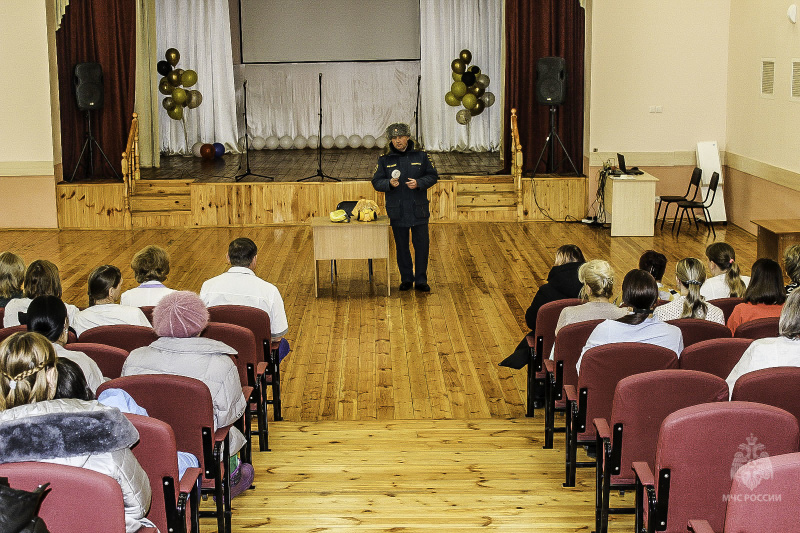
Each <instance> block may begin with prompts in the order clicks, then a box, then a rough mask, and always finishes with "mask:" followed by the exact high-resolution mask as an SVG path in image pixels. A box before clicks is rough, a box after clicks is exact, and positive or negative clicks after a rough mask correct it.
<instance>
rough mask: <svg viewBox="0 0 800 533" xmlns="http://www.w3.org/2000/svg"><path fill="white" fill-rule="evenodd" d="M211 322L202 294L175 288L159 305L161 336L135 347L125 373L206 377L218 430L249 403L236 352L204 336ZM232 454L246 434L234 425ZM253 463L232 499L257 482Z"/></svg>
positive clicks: (237, 474) (240, 470)
mask: <svg viewBox="0 0 800 533" xmlns="http://www.w3.org/2000/svg"><path fill="white" fill-rule="evenodd" d="M207 324H208V309H206V306H205V304H204V303H203V301H202V300H201V299H200V297H199V296H197V294H195V293H193V292H190V291H179V292H173V293H171V294H168V295H166V296H164V297H163V298H162V299H161V301H160V302H159V303H158V305H156V307H155V309H153V329H154V330H155V332H156V333H157V334H158V336H159V337H160V338H159V339H158V340H156V341H155V342H153V343H152V344H150V346H144V347H142V348H137V349H136V350H133V351H132V352H131V353H130V355H129V356H128V357H127V359H125V364H124V365H123V367H122V375H123V376H135V375H139V374H172V375H177V376H186V377H190V378H194V379H197V380H200V381H202V382H203V383H205V384H206V386H208V389H209V391H210V392H211V399H212V401H213V404H214V429H215V430H216V429H217V428H220V427H225V426H230V425H231V424H233V423H234V422H236V421H237V420H239V419H240V418H241V417H242V415H243V414H244V411H245V407H246V405H247V402H246V400H245V398H244V394H242V385H241V382H240V381H239V372H238V370H237V369H236V364H235V363H234V362H233V360H232V359H231V356H232V355H236V350H234V349H233V348H231V347H230V346H228V345H227V344H225V343H222V342H220V341H217V340H214V339H207V338H204V337H200V333H202V332H203V330H204V329H205V327H206V325H207ZM229 438H230V450H231V456H233V455H234V454H236V453H237V452H238V451H239V450H240V449H241V448H242V446H244V443H245V439H244V435H242V433H241V432H240V431H239V430H238V429H236V428H235V427H231V429H230V433H229ZM253 477H254V473H253V466H252V465H250V464H247V463H241V464H239V465H238V466H237V467H236V470H235V471H234V472H233V474H232V475H231V481H232V483H231V497H234V496H237V495H239V494H241V492H243V491H244V490H246V489H247V488H248V487H250V485H251V484H252V482H253Z"/></svg>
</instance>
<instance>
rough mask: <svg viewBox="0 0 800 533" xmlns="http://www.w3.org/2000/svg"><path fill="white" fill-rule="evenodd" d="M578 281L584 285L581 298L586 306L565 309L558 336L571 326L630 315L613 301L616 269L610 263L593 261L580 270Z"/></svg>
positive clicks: (560, 316) (559, 320)
mask: <svg viewBox="0 0 800 533" xmlns="http://www.w3.org/2000/svg"><path fill="white" fill-rule="evenodd" d="M578 280H579V281H580V282H581V283H583V287H582V288H581V292H580V296H581V298H583V299H584V300H586V303H585V304H580V305H574V306H571V307H565V308H564V309H563V310H562V311H561V314H560V315H559V316H558V324H556V334H558V331H559V330H560V329H561V328H563V327H564V326H567V325H569V324H575V323H576V322H584V321H586V320H596V319H598V318H608V319H611V320H614V319H617V318H621V317H623V316H625V315H627V314H628V310H627V309H622V308H621V307H618V306H617V305H616V304H614V303H613V302H612V301H611V296H612V295H613V293H614V269H613V268H611V265H610V264H608V261H603V260H602V259H592V260H591V261H589V262H588V263H584V264H582V265H581V267H580V269H578Z"/></svg>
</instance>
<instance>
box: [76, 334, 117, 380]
mask: <svg viewBox="0 0 800 533" xmlns="http://www.w3.org/2000/svg"><path fill="white" fill-rule="evenodd" d="M69 349H70V350H73V351H76V352H83V353H85V354H86V355H88V356H89V357H90V358H91V359H92V360H93V361H94V362H95V363H97V366H98V367H99V368H100V372H102V373H103V376H104V377H107V378H109V379H114V378H118V377H120V376H121V375H122V365H124V364H125V359H127V358H128V352H126V351H125V350H123V349H122V348H117V347H116V346H108V345H107V344H96V343H92V342H75V343H72V344H70V345H69Z"/></svg>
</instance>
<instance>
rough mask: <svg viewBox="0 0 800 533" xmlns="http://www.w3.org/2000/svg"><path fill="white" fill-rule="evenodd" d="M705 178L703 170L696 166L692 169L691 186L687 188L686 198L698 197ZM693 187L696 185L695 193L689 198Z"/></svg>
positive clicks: (691, 199) (692, 199)
mask: <svg viewBox="0 0 800 533" xmlns="http://www.w3.org/2000/svg"><path fill="white" fill-rule="evenodd" d="M702 178H703V170H702V169H700V168H698V167H694V170H692V177H691V178H690V179H689V188H688V189H686V199H687V200H689V201H694V200H695V199H696V198H697V193H698V192H699V191H700V181H701V180H702ZM692 187H694V194H693V195H692V197H691V198H689V193H690V192H691V191H692Z"/></svg>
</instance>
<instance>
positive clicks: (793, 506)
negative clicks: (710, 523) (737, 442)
mask: <svg viewBox="0 0 800 533" xmlns="http://www.w3.org/2000/svg"><path fill="white" fill-rule="evenodd" d="M764 473H769V475H764ZM798 479H800V453H786V454H783V455H772V454H770V456H769V457H765V458H763V459H756V460H755V461H752V462H750V463H748V464H747V466H744V467H742V468H740V469H739V470H738V471H737V472H736V476H734V478H733V484H732V485H731V492H730V495H731V497H730V499H729V501H728V509H727V511H726V513H725V533H739V532H744V531H786V532H788V531H798V526H797V508H798V505H800V484H798V483H797V480H798ZM756 481H758V489H757V490H758V493H759V494H770V495H780V498H781V499H780V503H776V502H775V501H773V500H770V499H761V498H753V497H752V496H753V488H752V487H753V485H754V483H755V482H756ZM792 524H793V525H792Z"/></svg>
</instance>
